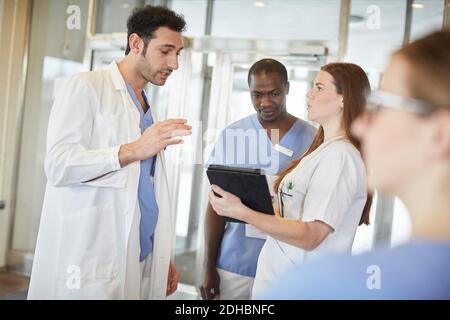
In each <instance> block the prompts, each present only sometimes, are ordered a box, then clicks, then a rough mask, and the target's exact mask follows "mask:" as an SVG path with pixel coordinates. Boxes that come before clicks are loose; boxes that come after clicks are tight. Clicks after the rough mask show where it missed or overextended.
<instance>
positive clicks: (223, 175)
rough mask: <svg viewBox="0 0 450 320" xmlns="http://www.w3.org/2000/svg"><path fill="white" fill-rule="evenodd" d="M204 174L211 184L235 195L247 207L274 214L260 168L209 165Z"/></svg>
mask: <svg viewBox="0 0 450 320" xmlns="http://www.w3.org/2000/svg"><path fill="white" fill-rule="evenodd" d="M206 174H207V176H208V179H209V182H210V183H211V184H215V185H217V186H219V187H221V188H222V189H223V190H225V191H227V192H230V193H232V194H234V195H236V196H237V197H239V198H240V199H241V201H242V203H243V204H245V205H246V206H247V207H249V208H251V209H253V210H255V211H259V212H262V213H265V214H271V215H274V214H275V212H274V210H273V205H272V196H271V195H270V192H269V186H268V184H267V179H266V176H265V175H264V173H263V172H262V171H261V170H260V169H248V168H238V167H227V166H221V165H210V166H209V167H208V169H207V170H206ZM224 218H225V220H226V221H230V222H239V223H245V222H243V221H240V220H236V219H233V218H228V217H224Z"/></svg>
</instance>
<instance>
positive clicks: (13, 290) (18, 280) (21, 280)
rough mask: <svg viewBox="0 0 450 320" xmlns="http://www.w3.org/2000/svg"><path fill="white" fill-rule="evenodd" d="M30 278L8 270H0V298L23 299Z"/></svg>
mask: <svg viewBox="0 0 450 320" xmlns="http://www.w3.org/2000/svg"><path fill="white" fill-rule="evenodd" d="M29 282H30V279H29V278H28V277H22V276H19V275H16V274H12V273H9V272H0V300H25V299H26V297H27V290H28V284H29Z"/></svg>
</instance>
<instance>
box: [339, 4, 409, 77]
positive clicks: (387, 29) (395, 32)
mask: <svg viewBox="0 0 450 320" xmlns="http://www.w3.org/2000/svg"><path fill="white" fill-rule="evenodd" d="M405 16H406V1H405V0H380V1H372V0H354V1H352V7H351V17H350V26H349V39H348V49H347V57H346V60H347V61H350V62H354V63H356V64H358V65H360V66H361V67H362V68H363V69H365V70H366V71H367V72H369V73H371V72H376V71H378V72H380V71H381V70H383V69H384V66H385V64H386V62H387V60H388V58H389V55H390V54H391V52H392V51H394V50H395V49H397V48H399V47H400V46H401V45H402V42H403V33H404V24H405Z"/></svg>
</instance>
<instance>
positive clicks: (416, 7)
mask: <svg viewBox="0 0 450 320" xmlns="http://www.w3.org/2000/svg"><path fill="white" fill-rule="evenodd" d="M412 7H413V8H414V9H422V8H423V7H425V6H424V5H423V4H421V3H413V4H412Z"/></svg>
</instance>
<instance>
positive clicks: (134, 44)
mask: <svg viewBox="0 0 450 320" xmlns="http://www.w3.org/2000/svg"><path fill="white" fill-rule="evenodd" d="M128 43H129V45H130V52H133V53H135V54H139V53H140V52H141V47H142V45H143V41H142V39H141V37H139V36H138V34H137V33H132V34H130V36H129V37H128Z"/></svg>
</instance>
